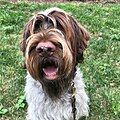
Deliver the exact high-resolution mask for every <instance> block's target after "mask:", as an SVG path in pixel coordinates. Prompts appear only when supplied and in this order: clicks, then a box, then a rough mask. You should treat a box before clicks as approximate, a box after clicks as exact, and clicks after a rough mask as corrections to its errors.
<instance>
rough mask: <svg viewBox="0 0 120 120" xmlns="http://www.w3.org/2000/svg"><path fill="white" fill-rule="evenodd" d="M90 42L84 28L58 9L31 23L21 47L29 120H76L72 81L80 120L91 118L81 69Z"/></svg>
mask: <svg viewBox="0 0 120 120" xmlns="http://www.w3.org/2000/svg"><path fill="white" fill-rule="evenodd" d="M89 38H90V35H89V32H87V30H86V29H85V28H84V27H82V25H80V24H79V23H78V22H77V21H76V20H75V19H74V18H73V17H72V16H70V15H68V14H67V13H66V12H65V11H63V10H61V9H58V8H52V9H48V10H46V11H44V12H40V13H37V14H35V15H34V16H33V17H32V18H31V19H30V20H29V21H28V22H27V24H26V26H25V28H24V32H23V38H22V40H21V44H20V47H21V50H22V52H23V55H24V57H25V66H26V68H27V71H28V75H27V82H26V86H25V94H26V100H27V103H28V115H27V119H28V120H73V114H72V105H71V98H72V93H71V89H72V87H71V81H72V80H73V81H74V83H75V98H76V102H75V106H76V109H77V114H76V118H77V119H79V118H80V117H81V116H88V97H87V95H86V93H85V89H84V87H85V85H84V83H83V78H82V75H81V73H80V70H79V69H78V68H77V65H78V64H79V63H82V61H83V54H84V51H85V49H86V48H87V46H88V43H89Z"/></svg>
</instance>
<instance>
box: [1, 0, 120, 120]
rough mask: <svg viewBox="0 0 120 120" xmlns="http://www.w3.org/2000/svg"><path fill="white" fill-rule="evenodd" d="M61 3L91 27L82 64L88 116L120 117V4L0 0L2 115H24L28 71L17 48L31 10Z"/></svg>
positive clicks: (11, 119)
mask: <svg viewBox="0 0 120 120" xmlns="http://www.w3.org/2000/svg"><path fill="white" fill-rule="evenodd" d="M53 6H57V7H59V8H62V9H64V10H65V11H67V12H69V13H70V14H72V15H73V16H74V17H75V18H76V19H77V20H78V21H79V22H80V23H81V24H82V25H83V26H84V27H85V28H86V29H87V30H88V31H89V32H90V33H91V41H90V45H89V47H88V49H87V50H86V54H85V60H84V62H83V63H82V64H81V65H80V67H81V71H82V72H83V74H84V79H85V83H86V90H87V92H88V95H89V97H90V116H89V118H88V119H87V120H120V5H118V4H113V5H108V6H107V5H102V4H78V3H61V4H57V3H56V4H55V3H54V4H45V3H25V2H19V3H16V4H12V3H9V2H5V1H3V0H2V1H0V120H25V116H26V109H27V105H26V102H25V98H24V85H25V76H26V71H25V70H24V69H23V57H22V53H21V51H20V48H19V41H20V38H21V33H22V30H23V27H24V25H25V23H26V21H27V20H28V19H29V17H30V16H31V15H32V13H35V12H38V11H41V10H44V9H46V8H50V7H53Z"/></svg>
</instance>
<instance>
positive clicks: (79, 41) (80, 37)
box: [69, 16, 90, 63]
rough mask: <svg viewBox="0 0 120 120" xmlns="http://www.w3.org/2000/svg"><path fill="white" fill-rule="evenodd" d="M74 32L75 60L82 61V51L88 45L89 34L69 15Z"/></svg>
mask: <svg viewBox="0 0 120 120" xmlns="http://www.w3.org/2000/svg"><path fill="white" fill-rule="evenodd" d="M69 18H70V22H71V25H72V28H73V33H74V40H75V41H74V42H75V46H76V62H77V63H82V61H83V59H84V58H83V53H84V51H85V49H86V48H87V46H88V43H89V39H90V34H89V32H88V31H87V30H86V29H85V28H84V27H83V26H82V25H80V24H79V23H78V22H77V21H76V20H75V19H74V18H73V17H71V16H69Z"/></svg>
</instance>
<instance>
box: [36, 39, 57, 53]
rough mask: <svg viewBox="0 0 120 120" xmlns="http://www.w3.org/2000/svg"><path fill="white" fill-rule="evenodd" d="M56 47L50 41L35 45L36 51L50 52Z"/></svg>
mask: <svg viewBox="0 0 120 120" xmlns="http://www.w3.org/2000/svg"><path fill="white" fill-rule="evenodd" d="M55 49H56V46H55V45H54V44H53V43H52V42H49V41H47V42H40V43H38V45H37V47H36V51H37V52H38V53H50V54H52V53H53V52H54V51H55Z"/></svg>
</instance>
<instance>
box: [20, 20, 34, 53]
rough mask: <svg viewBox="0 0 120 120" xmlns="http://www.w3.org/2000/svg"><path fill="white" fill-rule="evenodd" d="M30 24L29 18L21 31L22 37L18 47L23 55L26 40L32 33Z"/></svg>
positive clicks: (31, 23)
mask: <svg viewBox="0 0 120 120" xmlns="http://www.w3.org/2000/svg"><path fill="white" fill-rule="evenodd" d="M32 25H33V20H30V21H29V22H28V23H26V25H25V27H24V30H23V33H22V39H21V41H20V49H21V51H22V52H23V55H25V50H26V40H27V38H28V37H29V36H30V35H31V34H32V27H33V26H32Z"/></svg>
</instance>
